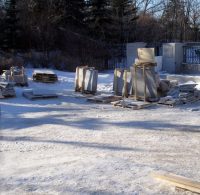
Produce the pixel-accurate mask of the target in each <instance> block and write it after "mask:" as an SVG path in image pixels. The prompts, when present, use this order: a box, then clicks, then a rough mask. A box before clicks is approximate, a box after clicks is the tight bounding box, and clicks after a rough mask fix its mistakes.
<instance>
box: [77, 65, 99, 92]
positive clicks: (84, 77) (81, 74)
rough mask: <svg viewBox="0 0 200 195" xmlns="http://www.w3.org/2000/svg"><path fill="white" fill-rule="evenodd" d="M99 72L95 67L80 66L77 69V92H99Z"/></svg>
mask: <svg viewBox="0 0 200 195" xmlns="http://www.w3.org/2000/svg"><path fill="white" fill-rule="evenodd" d="M97 80H98V70H95V68H94V67H88V66H78V67H77V68H76V78H75V91H76V92H82V93H89V94H95V93H96V91H97Z"/></svg>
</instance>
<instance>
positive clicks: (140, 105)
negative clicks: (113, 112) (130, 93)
mask: <svg viewBox="0 0 200 195" xmlns="http://www.w3.org/2000/svg"><path fill="white" fill-rule="evenodd" d="M111 104H112V105H113V106H118V107H122V108H131V109H133V110H140V109H144V108H147V107H150V106H152V105H154V104H152V103H149V102H143V101H137V100H132V99H124V100H119V101H115V102H111Z"/></svg>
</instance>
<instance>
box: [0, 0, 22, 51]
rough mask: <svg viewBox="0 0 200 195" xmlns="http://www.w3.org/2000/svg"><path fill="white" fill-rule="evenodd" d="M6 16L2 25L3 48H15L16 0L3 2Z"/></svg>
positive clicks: (16, 40) (17, 33) (17, 37)
mask: <svg viewBox="0 0 200 195" xmlns="http://www.w3.org/2000/svg"><path fill="white" fill-rule="evenodd" d="M5 10H6V17H5V22H4V27H3V32H4V37H3V48H4V49H16V48H17V47H18V46H19V44H18V40H19V26H18V24H17V22H18V19H17V8H16V0H7V1H6V2H5Z"/></svg>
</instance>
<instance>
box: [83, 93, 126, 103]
mask: <svg viewBox="0 0 200 195" xmlns="http://www.w3.org/2000/svg"><path fill="white" fill-rule="evenodd" d="M121 99H122V97H121V96H115V95H97V96H93V97H90V98H88V99H87V100H88V101H90V102H94V103H104V104H106V103H111V102H113V101H118V100H121Z"/></svg>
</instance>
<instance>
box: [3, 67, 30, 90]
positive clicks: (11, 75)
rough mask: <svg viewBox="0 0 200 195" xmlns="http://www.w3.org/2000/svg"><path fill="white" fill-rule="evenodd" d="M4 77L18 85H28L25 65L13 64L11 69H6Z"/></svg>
mask: <svg viewBox="0 0 200 195" xmlns="http://www.w3.org/2000/svg"><path fill="white" fill-rule="evenodd" d="M2 78H3V79H4V80H5V81H7V82H14V83H15V85H18V86H28V78H27V76H26V74H25V70H24V67H23V66H22V67H17V66H12V67H11V68H10V70H4V72H3V74H2Z"/></svg>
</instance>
